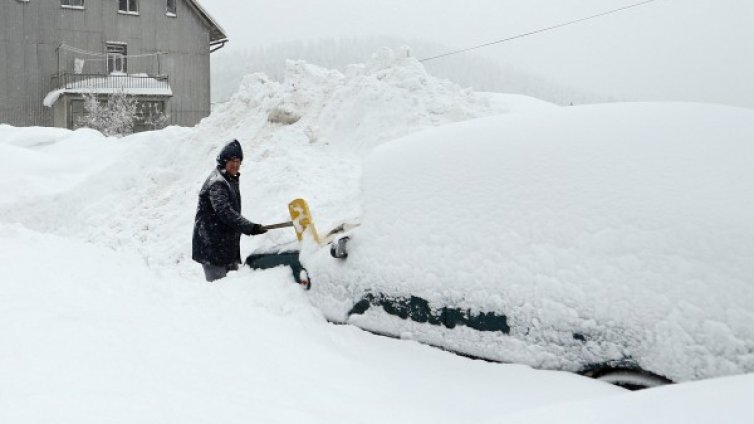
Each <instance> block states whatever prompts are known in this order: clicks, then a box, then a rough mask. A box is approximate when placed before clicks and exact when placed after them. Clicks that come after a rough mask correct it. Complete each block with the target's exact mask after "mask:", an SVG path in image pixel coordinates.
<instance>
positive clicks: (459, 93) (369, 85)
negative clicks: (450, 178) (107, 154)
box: [202, 48, 547, 152]
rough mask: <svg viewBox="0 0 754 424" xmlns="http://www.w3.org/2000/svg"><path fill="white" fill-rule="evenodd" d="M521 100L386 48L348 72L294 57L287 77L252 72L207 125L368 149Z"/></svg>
mask: <svg viewBox="0 0 754 424" xmlns="http://www.w3.org/2000/svg"><path fill="white" fill-rule="evenodd" d="M519 102H525V100H521V99H519V98H515V99H514V100H513V101H511V102H508V103H506V104H502V105H500V104H498V103H496V104H495V105H494V106H493V105H491V103H490V101H489V99H488V98H487V96H484V95H478V94H477V93H475V92H473V91H471V90H470V89H462V88H460V87H458V86H457V85H455V84H453V83H451V82H449V81H446V80H442V79H439V78H435V77H433V76H431V75H429V74H428V73H427V71H426V70H425V69H424V66H423V65H422V64H421V63H420V62H419V61H418V60H417V59H416V58H414V57H412V56H411V54H410V50H409V49H407V48H406V49H402V50H398V51H393V50H390V49H387V48H386V49H383V50H381V51H380V52H378V53H376V54H374V55H373V57H372V59H371V61H369V62H368V63H366V64H358V65H351V66H349V67H348V68H347V69H346V71H345V73H341V72H338V71H335V70H328V69H323V68H320V67H317V66H314V65H310V64H307V63H305V62H302V61H288V62H287V67H286V71H285V78H284V81H283V82H274V81H271V80H270V79H269V78H267V77H266V76H265V75H263V74H251V75H247V76H246V77H245V78H244V79H243V82H242V84H241V87H240V89H239V91H238V93H236V94H235V95H234V96H233V97H232V98H231V99H230V101H229V102H228V103H227V104H225V105H224V106H222V107H221V108H220V109H219V110H218V113H217V114H213V115H212V116H211V117H209V118H207V119H206V120H205V121H203V122H202V126H204V127H212V128H218V127H219V128H233V129H244V131H245V132H246V133H247V134H248V133H250V132H252V131H253V133H252V134H253V135H254V136H262V137H265V134H269V133H271V132H275V133H277V134H278V135H280V136H284V137H286V138H297V139H300V140H304V141H307V142H311V143H321V144H329V145H334V146H339V147H342V148H344V149H348V150H351V151H357V152H368V151H369V150H370V149H371V148H373V147H374V146H376V145H378V144H380V143H383V142H385V141H388V140H392V139H394V138H397V137H400V136H403V135H406V134H409V133H411V132H415V131H417V130H420V129H424V128H428V127H432V126H437V125H442V124H446V123H451V122H457V121H463V120H467V119H471V118H477V117H481V116H487V115H492V114H496V113H500V112H501V111H505V112H507V111H508V110H510V109H509V108H510V107H511V105H510V104H511V103H512V104H513V105H515V104H517V103H519ZM502 103H505V102H504V101H503V102H502ZM542 103H544V102H542ZM545 105H547V104H546V103H545ZM513 107H515V106H513ZM543 107H546V106H543ZM282 126H292V127H293V128H289V129H285V130H283V129H281V128H280V127H282ZM270 137H275V136H274V135H270ZM247 138H248V137H247Z"/></svg>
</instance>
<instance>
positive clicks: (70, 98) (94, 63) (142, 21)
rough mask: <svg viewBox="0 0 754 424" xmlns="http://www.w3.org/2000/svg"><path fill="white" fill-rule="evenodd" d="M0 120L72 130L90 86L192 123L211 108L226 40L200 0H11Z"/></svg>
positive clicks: (2, 29) (3, 18) (3, 14)
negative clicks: (214, 58)
mask: <svg viewBox="0 0 754 424" xmlns="http://www.w3.org/2000/svg"><path fill="white" fill-rule="evenodd" d="M3 3H4V4H3V5H2V6H0V124H2V123H4V124H10V125H14V126H56V127H67V128H74V127H76V125H77V118H78V117H79V116H81V115H82V114H83V113H84V96H85V95H86V94H87V93H90V94H94V95H96V96H98V97H104V96H107V95H108V94H111V93H115V92H124V93H126V94H128V95H132V96H134V97H135V98H136V99H137V100H138V108H137V110H138V118H137V129H138V128H139V125H140V124H142V126H143V124H144V121H145V120H148V119H149V116H150V114H152V113H154V112H164V113H165V114H167V115H168V116H169V119H168V122H167V123H168V124H171V125H184V126H191V125H194V124H196V123H197V122H199V121H200V120H201V119H202V118H204V117H205V116H207V115H209V113H210V57H209V56H210V53H211V52H212V51H214V50H216V49H218V48H220V47H222V46H223V45H224V44H225V43H226V42H227V41H228V38H227V36H226V35H225V32H224V31H223V29H222V28H221V27H220V26H219V25H218V24H217V22H215V20H214V19H212V17H211V16H210V15H209V14H208V13H207V12H206V11H205V10H204V9H203V8H202V7H201V6H200V5H199V3H197V1H195V0H7V1H5V2H3Z"/></svg>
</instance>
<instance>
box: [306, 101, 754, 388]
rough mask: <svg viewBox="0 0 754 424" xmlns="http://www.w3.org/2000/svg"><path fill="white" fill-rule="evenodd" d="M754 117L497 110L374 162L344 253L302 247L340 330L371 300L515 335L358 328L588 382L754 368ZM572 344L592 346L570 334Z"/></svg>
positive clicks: (674, 107) (712, 112) (393, 323)
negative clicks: (412, 304)
mask: <svg viewBox="0 0 754 424" xmlns="http://www.w3.org/2000/svg"><path fill="white" fill-rule="evenodd" d="M752 140H754V111H751V110H749V109H739V108H732V107H724V106H713V105H701V104H672V103H671V104H644V103H633V104H612V105H596V106H580V107H566V108H556V109H552V110H551V111H550V110H548V111H547V112H541V113H535V114H518V115H499V116H496V117H490V118H484V119H479V120H473V121H467V122H462V123H458V124H454V125H451V126H444V127H440V128H437V129H433V130H430V131H425V132H422V133H418V134H415V135H411V136H408V137H406V138H403V139H399V140H396V141H393V142H390V143H387V144H384V145H382V146H380V147H379V148H377V149H375V150H374V152H373V153H372V154H371V155H370V156H369V157H368V158H367V159H366V160H365V165H364V177H363V195H364V203H363V208H364V213H363V219H362V220H361V224H362V225H361V226H360V227H358V228H356V229H354V230H353V232H352V235H351V239H352V240H351V241H350V242H349V244H348V246H349V249H348V252H349V257H348V259H347V260H346V261H337V260H334V259H332V258H330V257H329V252H328V251H327V249H321V250H318V251H315V252H313V253H309V252H306V253H307V254H305V255H304V263H305V265H306V266H307V268H308V270H309V274H310V276H311V278H312V279H313V280H314V281H317V282H318V284H317V285H315V286H314V288H313V299H314V302H315V304H317V305H319V306H320V307H321V308H322V309H323V310H324V311H325V313H326V315H327V316H328V317H330V318H331V319H335V320H338V321H345V320H346V319H347V317H346V315H345V314H346V313H347V312H348V311H349V310H350V309H351V307H352V306H353V305H354V304H355V303H356V302H358V301H359V300H361V298H362V297H363V296H364V295H365V294H367V293H370V292H372V293H381V294H384V295H388V296H393V297H408V296H411V295H414V296H418V297H421V298H423V299H425V300H428V301H429V302H430V305H431V306H432V307H434V308H441V307H446V306H448V307H455V308H461V309H470V310H472V311H474V312H497V313H499V314H505V315H506V316H507V317H508V322H509V324H510V325H511V327H512V332H511V335H510V336H508V335H503V334H501V333H499V332H478V331H471V330H468V331H467V330H466V329H463V330H458V329H453V330H447V329H444V328H443V327H439V326H433V325H431V324H426V323H425V324H417V323H413V322H411V321H405V320H400V319H397V318H392V317H389V316H386V314H385V313H384V312H383V313H378V312H375V311H374V309H375V308H372V309H370V310H368V311H367V313H366V314H364V315H354V316H352V317H351V322H355V323H358V324H359V325H362V326H366V327H367V328H370V329H374V330H378V331H383V332H388V333H390V334H401V333H402V332H406V331H408V332H411V333H414V335H418V336H417V338H418V339H420V340H423V341H425V342H430V343H433V344H437V345H441V346H446V347H451V348H453V349H455V350H460V351H463V352H465V353H469V354H473V355H477V356H481V357H485V358H490V359H496V360H502V361H515V362H519V363H526V364H530V365H532V366H535V367H538V368H554V369H571V370H573V371H578V370H581V369H586V368H587V367H589V366H591V365H595V364H601V363H604V362H607V361H608V360H621V359H624V358H626V357H628V358H631V359H633V360H635V361H637V362H638V364H639V365H640V366H641V367H642V368H643V369H646V370H652V371H654V372H655V373H658V374H660V375H663V376H665V377H668V378H670V379H672V380H673V381H687V380H696V379H700V378H710V377H716V376H723V375H730V374H740V373H745V372H752V371H754V310H752V306H753V305H754V281H753V280H752V276H753V275H754V261H752V258H753V257H754V221H752V219H751V217H752V216H754V196H752V193H754V166H752V164H753V163H754V143H752ZM575 333H576V334H580V335H581V336H582V337H583V338H585V339H586V342H585V343H582V342H581V341H578V340H575V337H574V334H575Z"/></svg>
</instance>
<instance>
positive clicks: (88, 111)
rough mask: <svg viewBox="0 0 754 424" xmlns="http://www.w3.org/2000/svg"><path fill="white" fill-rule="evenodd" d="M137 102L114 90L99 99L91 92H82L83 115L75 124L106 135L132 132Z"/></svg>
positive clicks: (121, 134)
mask: <svg viewBox="0 0 754 424" xmlns="http://www.w3.org/2000/svg"><path fill="white" fill-rule="evenodd" d="M137 107H138V103H137V101H136V99H135V98H134V97H133V96H128V95H127V94H126V93H125V92H123V91H116V92H115V93H112V94H110V95H108V96H107V101H106V102H103V101H101V100H100V99H99V98H98V96H97V95H96V94H94V93H92V92H89V93H86V94H84V111H85V114H84V116H82V117H80V118H79V119H78V122H77V125H79V126H82V127H88V128H92V129H95V130H97V131H99V132H101V133H102V134H104V135H106V136H119V137H120V136H124V135H128V134H131V133H133V130H134V123H135V120H136V112H137Z"/></svg>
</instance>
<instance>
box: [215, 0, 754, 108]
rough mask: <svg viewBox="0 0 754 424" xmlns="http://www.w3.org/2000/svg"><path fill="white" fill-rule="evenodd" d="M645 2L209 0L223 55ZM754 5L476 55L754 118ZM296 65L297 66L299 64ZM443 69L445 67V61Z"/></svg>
mask: <svg viewBox="0 0 754 424" xmlns="http://www.w3.org/2000/svg"><path fill="white" fill-rule="evenodd" d="M639 1H640V0H319V1H316V0H276V1H272V0H270V1H263V0H245V1H238V0H200V3H201V4H202V5H203V6H204V7H205V9H207V10H208V11H209V12H210V14H211V15H212V16H213V17H214V18H215V19H216V20H217V21H218V22H219V23H220V25H221V26H223V28H224V29H225V30H226V32H227V33H228V36H229V38H230V40H231V42H230V43H229V44H228V45H227V46H226V47H225V48H224V49H223V50H221V51H220V52H218V53H215V54H223V55H232V54H233V52H234V51H238V50H240V49H243V48H246V47H258V46H264V45H268V44H270V43H275V42H281V41H292V40H307V39H317V38H333V37H354V36H360V35H391V36H397V37H406V38H407V39H422V40H427V41H437V42H441V43H445V44H447V45H449V46H451V47H468V46H473V45H477V44H482V43H486V42H491V41H495V40H499V39H503V38H507V37H510V36H513V35H517V34H520V33H525V32H529V31H533V30H537V29H540V28H544V27H548V26H552V25H557V24H560V23H563V22H567V21H571V20H574V19H579V18H582V17H585V16H589V15H593V14H597V13H600V12H605V11H608V10H611V9H615V8H619V7H623V6H627V5H630V4H634V3H637V2H639ZM753 18H754V1H752V0H656V1H655V2H654V3H650V4H648V5H645V6H641V7H636V8H633V9H629V10H627V11H624V12H621V13H617V14H613V15H608V16H605V17H602V18H600V19H595V20H591V21H587V22H582V23H579V24H575V25H572V26H568V27H565V28H561V29H556V30H553V31H550V32H546V33H542V34H538V35H534V36H531V37H527V38H523V39H519V40H514V41H511V42H507V43H503V44H498V45H495V46H491V47H487V48H484V49H480V50H477V51H476V53H477V54H479V55H482V56H485V57H488V58H491V59H495V60H497V61H499V62H501V63H506V64H509V65H512V66H514V67H516V68H519V69H521V70H525V71H530V72H533V73H536V74H539V75H542V76H546V77H548V78H549V79H551V80H553V81H555V82H560V83H564V84H569V85H573V86H576V87H581V88H585V89H588V90H590V91H593V92H595V93H601V94H607V95H617V96H621V97H626V98H632V99H640V100H683V101H706V102H716V103H725V104H732V105H738V106H746V107H751V108H754V25H753V24H752V22H753ZM293 59H295V58H293ZM439 60H442V59H439Z"/></svg>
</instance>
